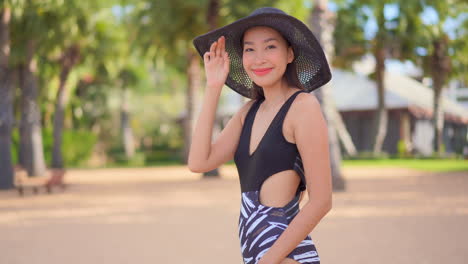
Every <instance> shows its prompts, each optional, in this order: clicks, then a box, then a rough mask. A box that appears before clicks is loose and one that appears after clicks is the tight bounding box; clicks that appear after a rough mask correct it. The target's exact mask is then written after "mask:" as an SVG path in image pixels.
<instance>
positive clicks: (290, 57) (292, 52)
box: [288, 46, 294, 64]
mask: <svg viewBox="0 0 468 264" xmlns="http://www.w3.org/2000/svg"><path fill="white" fill-rule="evenodd" d="M293 60H294V50H293V48H292V46H289V47H288V64H289V63H291V62H292V61H293Z"/></svg>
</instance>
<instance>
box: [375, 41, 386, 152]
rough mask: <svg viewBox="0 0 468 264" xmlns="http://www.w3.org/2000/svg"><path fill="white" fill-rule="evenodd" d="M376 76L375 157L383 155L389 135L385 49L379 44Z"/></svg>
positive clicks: (376, 55) (376, 50)
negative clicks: (384, 143) (386, 138)
mask: <svg viewBox="0 0 468 264" xmlns="http://www.w3.org/2000/svg"><path fill="white" fill-rule="evenodd" d="M374 56H375V61H376V66H375V74H376V83H377V112H376V118H375V123H374V124H375V125H374V128H375V131H376V134H375V141H374V149H373V152H374V155H379V154H381V153H382V146H383V142H384V140H385V136H386V135H387V123H388V114H387V109H386V107H385V84H384V78H385V49H384V48H383V47H382V46H381V45H379V44H377V47H376V49H375V53H374Z"/></svg>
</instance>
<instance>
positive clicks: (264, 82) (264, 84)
mask: <svg viewBox="0 0 468 264" xmlns="http://www.w3.org/2000/svg"><path fill="white" fill-rule="evenodd" d="M254 83H255V84H256V85H258V86H260V87H269V86H272V85H273V84H275V83H276V82H275V81H272V80H254Z"/></svg>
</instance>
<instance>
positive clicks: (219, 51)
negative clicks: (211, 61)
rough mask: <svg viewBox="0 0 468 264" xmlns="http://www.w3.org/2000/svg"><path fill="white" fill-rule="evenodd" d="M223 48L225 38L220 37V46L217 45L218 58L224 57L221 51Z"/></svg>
mask: <svg viewBox="0 0 468 264" xmlns="http://www.w3.org/2000/svg"><path fill="white" fill-rule="evenodd" d="M222 46H223V37H220V38H218V45H216V55H217V56H222V55H223V53H222V50H221V48H222Z"/></svg>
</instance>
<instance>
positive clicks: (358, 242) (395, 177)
mask: <svg viewBox="0 0 468 264" xmlns="http://www.w3.org/2000/svg"><path fill="white" fill-rule="evenodd" d="M221 172H222V173H223V177H222V178H221V179H209V180H206V179H205V180H201V179H200V176H199V175H198V174H194V173H190V172H189V171H188V170H187V169H186V168H184V167H167V168H144V169H105V170H72V171H70V173H69V174H68V175H67V181H68V182H69V183H70V187H69V189H67V190H66V191H65V192H63V193H62V192H58V193H54V194H52V195H48V194H40V195H37V196H34V195H32V194H27V195H26V197H23V198H20V197H18V195H17V193H16V192H15V191H13V190H11V191H0V249H1V250H0V264H36V263H38V264H42V263H44V264H45V263H47V264H59V263H60V264H62V263H68V264H82V263H86V264H94V263H96V264H97V263H99V264H107V263H109V264H120V263H122V264H127V263H138V264H147V263H148V264H150V263H151V264H154V263H157V264H159V263H177V264H198V263H200V264H202V263H203V264H215V263H216V264H219V263H223V264H239V263H241V262H240V251H239V245H238V239H237V237H236V234H237V217H238V210H239V185H238V182H237V180H236V177H237V176H236V171H235V168H234V167H233V166H224V167H223V168H222V169H221ZM344 174H345V177H346V179H347V185H348V189H347V191H346V192H337V193H334V203H333V209H332V211H331V212H330V213H329V214H328V215H327V216H326V217H325V218H324V219H322V221H321V222H320V223H319V225H318V226H317V227H316V229H315V230H314V231H313V232H312V234H311V235H312V239H313V240H314V242H315V243H316V246H317V249H318V251H319V255H320V257H321V260H322V262H321V263H322V264H358V263H359V264H366V263H372V264H387V263H388V264H390V263H392V264H395V263H401V264H406V263H407V264H429V263H430V264H432V263H451V264H464V263H468V172H458V173H446V174H434V173H421V172H417V171H413V170H404V169H389V170H382V169H381V168H379V169H364V168H349V169H346V170H344Z"/></svg>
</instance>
